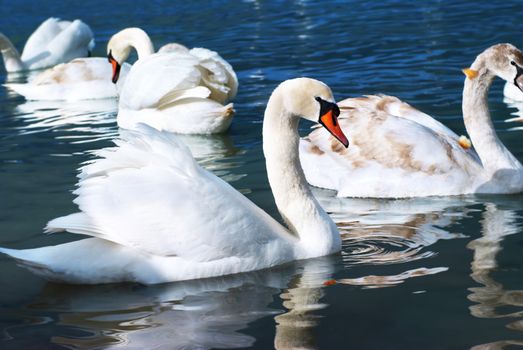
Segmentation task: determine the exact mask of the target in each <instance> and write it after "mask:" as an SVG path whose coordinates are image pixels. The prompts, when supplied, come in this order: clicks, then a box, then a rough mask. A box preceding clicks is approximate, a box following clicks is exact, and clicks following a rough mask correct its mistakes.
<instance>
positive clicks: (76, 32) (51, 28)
mask: <svg viewBox="0 0 523 350" xmlns="http://www.w3.org/2000/svg"><path fill="white" fill-rule="evenodd" d="M93 48H94V39H93V33H92V31H91V28H89V26H88V25H87V24H85V23H84V22H82V21H80V20H79V19H76V20H74V21H72V22H71V21H62V20H60V19H59V18H48V19H47V20H45V21H44V22H43V23H42V24H40V26H39V27H38V28H37V29H36V30H35V31H34V33H33V34H31V36H30V37H29V39H27V42H26V44H25V46H24V50H23V51H22V55H21V56H20V54H19V53H18V51H17V50H16V48H15V47H14V46H13V44H12V43H11V41H9V39H8V38H7V37H6V36H5V35H3V34H2V33H0V51H1V52H2V57H3V59H4V66H5V70H6V71H7V72H8V73H12V72H20V71H26V70H33V69H42V68H47V67H52V66H55V65H57V64H59V63H63V62H69V61H70V60H72V59H74V58H77V57H86V56H88V55H89V54H90V51H91V50H92V49H93Z"/></svg>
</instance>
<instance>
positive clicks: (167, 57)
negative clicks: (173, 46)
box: [120, 52, 201, 110]
mask: <svg viewBox="0 0 523 350" xmlns="http://www.w3.org/2000/svg"><path fill="white" fill-rule="evenodd" d="M197 65H198V59H196V58H195V57H194V56H192V55H189V54H184V53H179V52H172V53H161V54H153V55H150V56H148V57H145V58H143V59H140V60H138V61H137V62H136V63H135V64H134V65H133V67H132V68H131V71H130V72H129V74H128V75H127V78H126V82H125V84H124V86H123V88H122V91H121V94H120V106H121V107H123V108H127V109H133V110H140V109H144V108H155V107H156V106H157V104H158V101H160V100H162V98H164V96H166V95H169V94H171V93H172V92H174V91H180V90H185V89H191V88H194V87H196V86H199V85H200V80H201V74H200V71H199V70H198V68H197Z"/></svg>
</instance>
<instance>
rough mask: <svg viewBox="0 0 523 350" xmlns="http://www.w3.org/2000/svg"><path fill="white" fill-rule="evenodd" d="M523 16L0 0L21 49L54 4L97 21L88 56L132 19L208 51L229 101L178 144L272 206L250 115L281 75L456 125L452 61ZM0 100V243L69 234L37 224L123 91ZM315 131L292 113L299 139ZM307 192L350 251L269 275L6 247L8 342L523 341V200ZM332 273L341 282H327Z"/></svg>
mask: <svg viewBox="0 0 523 350" xmlns="http://www.w3.org/2000/svg"><path fill="white" fill-rule="evenodd" d="M521 13H523V3H522V2H521V1H519V0H506V1H503V2H494V1H431V2H418V1H407V2H403V1H395V0H390V1H381V2H374V1H358V2H344V1H329V2H320V1H230V2H225V1H186V2H173V1H149V2H146V3H145V2H144V3H142V4H138V3H135V2H132V1H128V2H125V1H118V0H117V1H109V2H108V1H87V2H85V3H78V4H74V5H73V3H72V2H67V1H45V2H38V1H2V2H1V3H0V15H1V18H2V21H1V23H0V30H1V31H2V32H3V33H4V34H6V35H7V36H8V37H9V38H11V39H12V41H13V42H14V43H15V45H16V46H17V47H19V48H21V47H22V46H23V43H24V42H25V40H26V38H27V37H28V35H29V34H30V33H31V32H32V31H33V30H34V28H35V27H36V26H37V25H38V24H39V23H40V22H41V21H43V20H44V19H45V18H47V17H49V16H60V17H62V18H67V19H71V18H81V19H82V20H84V21H85V22H86V23H88V24H89V25H90V26H91V28H92V29H93V31H94V33H95V35H96V39H97V47H96V49H95V51H94V55H95V56H102V55H104V52H105V47H104V46H105V44H106V42H107V40H108V38H109V37H110V36H111V35H112V34H113V33H114V32H116V31H118V30H120V29H122V28H124V27H128V26H139V27H142V28H143V29H145V30H146V31H147V32H148V33H149V34H150V36H151V37H152V39H153V40H154V42H155V45H156V47H160V46H161V45H163V44H165V43H167V42H171V41H176V42H180V43H183V44H185V45H187V46H190V47H193V46H202V47H207V48H210V49H213V50H216V51H218V52H219V53H220V54H221V55H222V56H223V57H224V58H225V59H227V60H228V61H229V62H230V63H231V64H232V65H233V67H234V68H235V70H236V72H237V74H238V77H239V81H240V89H239V94H238V96H237V98H236V99H235V101H234V102H235V108H236V111H237V114H236V116H235V119H234V122H233V125H232V127H231V129H230V131H228V132H227V133H226V134H224V135H222V136H215V137H187V138H186V142H187V143H189V144H191V145H192V147H193V149H196V151H195V155H196V156H197V157H198V159H199V160H200V161H201V162H202V164H203V165H204V166H206V167H207V168H209V169H211V170H212V171H214V172H215V173H216V174H218V175H219V176H222V177H223V178H224V179H226V180H227V181H229V182H230V183H231V184H232V185H233V186H234V187H236V188H237V189H238V190H240V191H241V192H242V193H244V194H246V196H247V197H249V198H250V199H251V200H253V201H254V202H255V203H256V204H258V205H259V206H260V207H261V208H263V209H265V210H266V211H268V212H269V213H270V214H271V215H273V216H274V217H278V215H277V211H276V208H275V205H274V203H273V199H272V195H271V192H270V188H269V186H268V183H267V179H266V174H265V165H264V159H263V155H262V150H261V122H262V116H263V110H264V107H265V103H266V101H267V99H268V96H269V94H270V93H271V91H272V90H273V89H274V87H275V86H276V85H277V84H278V83H279V82H280V81H282V80H284V79H287V78H292V77H297V76H310V77H315V78H317V79H320V80H322V81H324V82H326V83H327V84H329V85H330V86H331V88H332V89H333V91H334V93H335V95H336V97H337V98H338V99H342V98H346V97H350V96H357V95H362V94H370V93H386V94H391V95H395V96H398V97H400V98H401V99H403V100H405V101H407V102H409V103H410V104H412V105H414V106H416V107H417V108H419V109H421V110H423V111H424V112H427V113H429V114H431V115H433V116H436V117H437V118H438V119H439V120H441V121H443V122H444V123H445V124H446V125H447V126H449V127H450V128H452V129H453V130H455V131H456V132H457V133H458V134H461V133H464V126H463V122H462V119H461V89H462V85H463V78H464V77H463V75H462V73H461V68H464V67H467V66H468V65H469V64H470V63H471V62H472V61H473V59H474V57H475V56H476V55H477V54H479V53H480V52H481V51H482V50H483V49H485V48H486V47H488V46H490V45H491V44H494V43H498V42H511V43H513V44H515V45H516V46H520V47H521V46H522V45H523V40H522V38H523V37H522V34H523V22H522V21H521ZM0 75H1V76H0V81H5V79H6V78H7V77H6V76H5V73H3V71H2V73H1V74H0ZM10 79H12V78H10ZM22 79H23V77H22ZM501 91H502V83H501V82H499V81H497V82H496V83H495V84H494V85H493V87H492V90H491V93H490V108H491V112H492V117H493V119H494V123H495V126H496V128H497V130H498V133H499V136H500V138H501V140H502V141H503V142H504V143H505V144H506V145H508V147H509V149H510V150H511V151H512V152H513V153H514V154H515V155H516V156H517V157H518V159H520V160H523V142H521V140H522V139H521V136H522V133H523V131H517V130H510V128H511V127H514V126H517V125H516V124H509V123H505V122H504V119H506V118H508V117H509V116H510V114H511V113H514V112H516V111H517V109H515V108H514V107H513V106H509V105H507V104H505V103H504V102H503V97H502V93H501ZM0 101H1V103H0V245H1V246H7V247H14V248H29V247H37V246H43V245H50V244H57V243H60V242H65V241H70V240H72V239H75V237H74V236H73V235H71V234H59V235H52V236H48V235H45V234H43V232H42V228H43V227H44V226H45V224H46V222H47V221H48V220H50V219H52V218H55V217H57V216H61V215H64V214H68V213H71V212H73V211H75V210H76V208H75V206H74V204H73V203H72V199H73V195H72V193H71V191H72V190H73V189H74V188H75V182H76V178H75V175H76V174H77V168H78V167H79V164H80V163H81V162H83V161H86V160H88V159H90V155H89V153H88V152H87V151H88V150H92V149H99V148H102V147H107V146H109V145H111V141H110V140H111V138H113V137H115V136H117V135H118V129H117V127H116V124H115V113H116V103H115V102H114V101H90V102H85V103H77V104H63V103H36V102H26V101H24V99H23V98H21V97H19V96H16V95H14V94H10V93H8V92H6V90H5V88H1V89H0ZM520 125H521V124H520ZM309 126H310V125H302V127H301V131H302V134H303V135H305V134H306V133H307V132H308V130H309V129H308V128H309ZM348 132H350V131H348ZM315 194H316V195H317V196H318V198H319V199H320V201H321V203H322V204H323V205H324V206H325V208H326V209H327V210H328V211H329V213H330V214H331V215H332V217H333V218H334V220H335V221H336V222H337V224H338V226H339V228H340V231H341V233H342V235H343V240H344V244H343V251H342V252H341V253H340V254H336V255H333V256H329V257H324V258H321V259H313V260H309V261H302V262H299V263H293V264H289V265H286V266H283V267H279V268H275V269H270V270H268V271H261V272H255V273H247V274H241V275H237V276H229V277H223V278H217V279H208V280H199V281H190V282H184V283H172V284H166V285H159V286H149V287H147V286H141V285H136V284H119V285H104V286H87V287H86V286H67V285H59V284H52V283H47V282H46V281H44V280H42V279H40V278H38V277H35V276H33V275H32V274H30V273H29V272H27V271H25V270H23V269H21V268H19V267H17V266H16V264H15V263H14V262H13V261H12V260H10V259H8V258H7V257H5V256H1V257H0V274H1V276H2V278H1V279H0V348H1V349H120V348H122V349H181V348H183V349H193V348H197V349H207V348H227V349H229V348H253V349H270V348H274V347H276V348H278V349H293V348H297V347H300V346H301V347H302V348H306V349H314V348H321V349H349V348H353V349H501V348H503V349H512V348H521V347H522V346H523V333H522V331H523V254H521V251H522V249H523V238H522V234H523V232H522V230H523V228H522V225H523V219H522V214H523V210H522V208H521V203H522V199H523V196H521V195H511V196H466V197H453V198H426V199H417V200H390V201H384V200H361V199H360V200H353V199H338V198H335V197H334V193H332V192H329V191H322V190H315ZM94 258H95V257H94ZM330 280H336V281H337V283H336V284H334V285H329V283H327V285H326V284H325V282H326V281H330Z"/></svg>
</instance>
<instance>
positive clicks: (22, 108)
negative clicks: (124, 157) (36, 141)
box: [14, 99, 118, 143]
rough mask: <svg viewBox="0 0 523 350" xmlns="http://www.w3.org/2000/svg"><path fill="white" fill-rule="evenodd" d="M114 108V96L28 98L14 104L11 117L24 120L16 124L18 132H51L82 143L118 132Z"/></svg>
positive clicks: (57, 137) (67, 139)
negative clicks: (76, 98) (85, 98)
mask: <svg viewBox="0 0 523 350" xmlns="http://www.w3.org/2000/svg"><path fill="white" fill-rule="evenodd" d="M117 109H118V102H117V101H116V100H115V99H101V100H86V101H77V102H65V101H27V102H25V103H22V104H20V105H18V106H17V107H16V108H15V111H14V117H15V118H17V119H19V120H20V121H22V123H23V125H21V126H19V127H18V133H19V134H20V135H27V134H33V133H49V132H54V133H55V134H54V138H56V139H59V140H66V141H69V142H71V143H85V142H95V141H98V140H104V139H111V138H113V137H115V136H117V135H118V131H117V128H116V122H115V115H116V111H117ZM57 131H59V132H57Z"/></svg>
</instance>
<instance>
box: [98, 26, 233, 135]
mask: <svg viewBox="0 0 523 350" xmlns="http://www.w3.org/2000/svg"><path fill="white" fill-rule="evenodd" d="M131 47H134V48H136V50H137V51H138V56H139V59H138V61H137V62H136V63H135V64H134V65H133V67H132V69H131V71H130V72H129V74H128V76H127V79H126V82H125V84H124V86H123V87H122V91H121V95H120V104H119V111H118V117H117V120H118V125H119V126H120V127H122V128H127V129H132V128H134V127H135V126H136V125H137V124H138V123H145V124H148V125H151V126H153V127H155V128H157V129H159V130H168V131H172V132H177V133H185V134H212V133H219V132H223V131H225V130H226V129H227V128H228V127H229V126H230V124H231V121H232V116H233V114H234V110H233V105H232V104H227V105H223V104H224V103H226V102H227V101H229V100H230V99H232V98H233V97H234V96H235V95H236V91H237V88H238V80H237V78H236V74H235V73H234V71H233V70H232V67H231V66H230V65H229V64H228V63H227V62H226V61H225V60H223V58H221V57H220V56H219V55H218V54H217V53H216V52H214V51H210V50H207V49H201V48H196V49H192V50H188V49H187V48H185V47H184V46H182V45H179V44H168V45H166V46H164V47H163V48H161V49H160V50H159V51H158V53H153V52H154V51H153V48H152V43H151V41H150V39H149V37H148V36H147V34H146V33H145V32H144V31H143V30H141V29H138V28H128V29H124V30H123V31H121V32H119V33H117V34H115V35H114V36H113V37H112V38H111V40H110V41H109V44H108V52H109V53H110V54H111V56H112V57H114V61H115V64H122V62H124V61H125V60H126V59H127V56H128V54H129V51H130V48H131Z"/></svg>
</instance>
